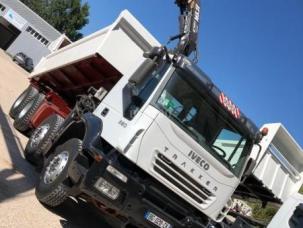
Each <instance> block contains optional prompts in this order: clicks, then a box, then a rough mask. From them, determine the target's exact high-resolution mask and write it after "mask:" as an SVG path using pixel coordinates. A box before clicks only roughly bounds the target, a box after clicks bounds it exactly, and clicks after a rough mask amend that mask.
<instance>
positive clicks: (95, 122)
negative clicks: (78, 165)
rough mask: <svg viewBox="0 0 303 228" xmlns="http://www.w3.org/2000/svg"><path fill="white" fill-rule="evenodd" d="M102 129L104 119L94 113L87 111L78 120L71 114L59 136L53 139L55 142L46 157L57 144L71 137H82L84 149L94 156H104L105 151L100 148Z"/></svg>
mask: <svg viewBox="0 0 303 228" xmlns="http://www.w3.org/2000/svg"><path fill="white" fill-rule="evenodd" d="M102 129H103V124H102V120H101V119H100V118H98V117H97V116H95V115H93V114H92V113H85V114H84V115H83V116H82V117H81V119H80V120H78V121H76V120H75V119H73V118H72V117H71V115H70V116H69V117H68V118H67V119H66V120H65V121H64V123H63V125H62V127H61V129H60V130H59V132H58V134H57V136H56V137H55V138H54V139H53V144H52V145H51V146H50V148H49V149H48V152H47V153H46V157H48V156H49V155H50V153H52V151H54V149H55V148H56V147H57V146H59V145H61V144H63V143H64V142H66V141H67V140H69V139H71V138H78V139H81V140H82V142H83V151H85V152H87V153H88V154H90V155H91V156H92V157H93V158H95V156H96V155H99V156H100V155H101V156H102V154H103V152H102V151H101V149H100V148H101V140H100V135H101V132H102ZM97 148H98V149H97ZM102 157H103V156H102Z"/></svg>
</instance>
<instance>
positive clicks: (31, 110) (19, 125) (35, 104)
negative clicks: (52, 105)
mask: <svg viewBox="0 0 303 228" xmlns="http://www.w3.org/2000/svg"><path fill="white" fill-rule="evenodd" d="M43 99H44V95H43V94H40V93H38V94H37V95H36V96H34V97H33V98H32V99H31V100H30V101H29V102H28V103H27V104H26V105H25V106H24V108H23V109H22V110H21V112H20V113H19V114H18V115H17V116H16V119H15V122H14V127H15V128H16V129H17V130H19V131H21V132H26V131H27V130H28V129H29V127H30V126H29V122H30V120H31V118H32V116H33V115H34V114H35V112H36V111H37V110H38V108H39V106H40V105H41V104H42V102H43Z"/></svg>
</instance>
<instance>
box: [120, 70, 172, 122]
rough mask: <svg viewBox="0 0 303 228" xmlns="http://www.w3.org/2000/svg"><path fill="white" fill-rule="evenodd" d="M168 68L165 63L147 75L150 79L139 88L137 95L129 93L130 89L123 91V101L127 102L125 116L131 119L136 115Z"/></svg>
mask: <svg viewBox="0 0 303 228" xmlns="http://www.w3.org/2000/svg"><path fill="white" fill-rule="evenodd" d="M167 69H168V66H167V65H164V66H162V67H160V68H159V69H157V70H155V71H153V72H152V73H151V75H146V77H147V78H150V79H149V80H148V81H147V82H146V83H145V84H144V85H142V86H141V88H137V89H138V91H137V95H129V94H128V93H129V91H128V93H127V94H126V92H123V93H124V94H125V95H124V96H123V100H124V101H123V102H124V103H127V105H126V108H125V111H124V117H125V118H127V119H129V120H131V119H133V118H134V117H135V116H136V114H137V113H138V112H139V110H140V109H141V107H142V106H143V105H144V104H145V103H146V101H147V100H148V98H149V97H150V95H151V94H152V93H153V91H154V90H155V88H156V87H157V85H158V84H159V82H160V81H161V79H162V77H163V75H164V74H165V72H166V70H167ZM125 89H127V90H129V88H127V87H126V88H125ZM125 89H124V90H125ZM127 97H128V99H127ZM127 100H129V101H127Z"/></svg>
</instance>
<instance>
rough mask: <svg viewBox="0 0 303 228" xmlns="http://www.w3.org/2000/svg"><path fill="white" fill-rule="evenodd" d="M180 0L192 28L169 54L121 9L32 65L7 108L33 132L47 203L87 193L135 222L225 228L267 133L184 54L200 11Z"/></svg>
mask: <svg viewBox="0 0 303 228" xmlns="http://www.w3.org/2000/svg"><path fill="white" fill-rule="evenodd" d="M178 2H179V3H182V4H181V19H182V18H183V19H182V20H180V21H181V25H182V26H180V27H181V29H184V28H186V29H189V28H190V30H189V31H186V32H180V34H181V35H178V36H176V37H178V38H180V42H179V44H178V47H177V48H176V49H175V50H174V51H172V52H168V51H167V49H166V48H165V47H163V46H161V45H160V43H159V42H158V41H157V40H156V39H155V38H154V37H153V36H152V35H151V34H150V33H149V32H148V31H147V30H146V29H145V28H144V27H143V26H142V25H141V24H140V23H139V22H138V21H137V20H136V19H135V18H134V17H133V16H132V15H131V14H130V13H129V12H128V11H123V12H122V13H121V15H120V16H119V17H118V19H117V20H116V21H115V22H114V23H113V24H112V25H110V26H108V27H106V28H104V29H102V30H101V31H99V32H96V33H94V34H92V35H90V36H88V37H86V38H83V39H81V40H79V41H77V42H75V43H73V44H71V45H68V46H66V47H64V48H63V49H60V50H59V51H56V52H54V53H52V54H50V55H49V56H47V57H46V58H44V59H43V60H42V61H41V62H40V63H39V64H38V66H37V67H36V68H35V70H34V72H33V73H32V74H31V76H30V83H31V85H30V87H29V88H28V89H27V90H26V91H25V92H23V93H22V94H21V95H20V97H19V98H18V99H17V100H16V102H15V103H14V104H13V106H12V108H11V111H10V115H11V116H12V117H13V118H14V119H15V122H14V126H15V128H16V129H18V130H19V131H21V132H24V133H28V132H30V133H29V134H30V139H29V142H28V144H27V146H26V149H25V156H26V158H27V159H28V160H29V161H30V162H32V163H34V164H36V165H39V166H40V167H41V168H42V171H41V176H40V181H39V183H38V185H37V186H36V195H37V198H38V199H39V200H40V201H41V202H43V203H44V204H46V205H49V206H53V207H55V206H58V205H60V204H61V203H62V202H64V201H65V199H66V198H67V197H69V196H74V197H78V198H84V199H86V200H87V201H90V202H92V203H94V204H95V205H96V207H98V208H99V209H100V210H103V211H105V212H107V213H110V214H112V215H114V216H116V217H117V218H119V219H120V220H121V221H122V222H123V223H124V225H125V226H131V227H207V226H210V225H212V226H220V223H221V222H222V221H223V220H224V218H225V216H226V215H227V214H228V212H229V210H230V208H231V206H232V202H231V197H232V196H234V192H235V189H236V188H237V187H238V186H240V184H241V183H243V181H244V180H245V179H247V177H248V176H249V175H251V174H252V171H253V170H254V168H255V167H256V166H255V165H256V163H255V160H258V159H256V158H254V159H253V156H252V155H253V154H252V148H253V146H254V145H258V144H259V143H260V142H261V140H262V138H263V137H264V136H266V134H267V130H266V129H264V130H261V131H260V130H259V129H258V128H257V127H256V126H255V124H254V123H253V122H252V121H251V120H249V119H248V118H247V117H246V116H245V115H244V114H243V113H242V112H241V111H240V109H239V108H238V107H237V106H236V105H235V104H233V102H232V101H231V100H230V99H229V98H228V97H227V96H226V95H225V94H224V93H223V92H222V91H221V90H219V88H218V87H217V86H216V85H214V83H213V82H212V81H211V80H210V79H209V77H208V76H207V75H206V74H205V73H203V72H202V71H201V70H200V69H199V68H198V67H197V66H196V65H195V64H194V63H193V62H192V61H191V60H190V59H189V58H188V56H189V55H190V54H191V53H192V52H193V51H194V50H195V48H196V39H197V37H196V36H194V35H196V34H195V33H197V31H198V23H199V9H200V8H199V4H190V5H187V4H185V2H187V1H177V3H178ZM194 2H195V1H194ZM196 3H198V1H197V2H196ZM189 12H190V13H189ZM187 17H189V18H187ZM187 23H190V25H191V26H189V24H187ZM182 31H183V30H182ZM182 34H183V35H182ZM184 34H186V36H184ZM186 39H189V40H186ZM223 142H224V143H223ZM259 152H260V149H258V150H257V151H256V153H257V156H256V157H257V158H258V157H259V156H258V153H259ZM253 153H254V154H255V151H254V152H253ZM246 191H247V190H246ZM240 194H242V195H244V193H243V192H242V193H240Z"/></svg>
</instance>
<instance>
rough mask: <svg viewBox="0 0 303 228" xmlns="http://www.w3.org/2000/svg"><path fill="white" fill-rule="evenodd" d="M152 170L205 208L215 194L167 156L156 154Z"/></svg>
mask: <svg viewBox="0 0 303 228" xmlns="http://www.w3.org/2000/svg"><path fill="white" fill-rule="evenodd" d="M153 165H154V171H155V172H156V173H157V174H158V175H160V176H162V177H163V178H165V179H166V180H167V181H169V182H170V183H171V184H173V185H174V186H175V187H177V188H178V189H180V190H181V191H182V192H183V193H184V194H186V195H187V196H188V197H190V198H191V199H193V200H194V201H195V202H197V203H198V204H200V205H201V207H202V208H206V207H207V206H208V205H210V204H211V203H212V202H213V201H214V200H215V199H216V197H215V195H214V194H212V193H211V192H210V191H209V190H208V189H206V188H205V187H203V186H202V185H201V184H199V183H198V182H197V181H195V180H194V179H193V178H191V177H190V176H189V175H188V174H186V173H185V172H184V171H182V170H181V169H180V168H178V167H177V166H176V165H174V164H173V163H172V162H171V161H170V160H169V159H168V158H166V157H165V156H164V155H162V154H160V153H159V154H158V155H157V156H156V159H155V161H154V164H153Z"/></svg>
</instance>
